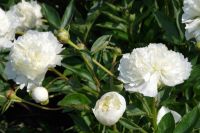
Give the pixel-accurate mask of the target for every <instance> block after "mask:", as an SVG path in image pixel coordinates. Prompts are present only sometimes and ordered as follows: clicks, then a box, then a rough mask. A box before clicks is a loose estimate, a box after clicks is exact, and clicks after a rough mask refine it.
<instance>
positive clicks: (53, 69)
mask: <svg viewBox="0 0 200 133" xmlns="http://www.w3.org/2000/svg"><path fill="white" fill-rule="evenodd" d="M49 70H50V71H52V72H54V73H55V74H57V75H58V76H60V77H61V78H62V79H65V80H68V78H67V77H65V76H64V75H63V74H62V73H61V72H59V71H58V70H56V69H55V68H53V67H51V68H49Z"/></svg>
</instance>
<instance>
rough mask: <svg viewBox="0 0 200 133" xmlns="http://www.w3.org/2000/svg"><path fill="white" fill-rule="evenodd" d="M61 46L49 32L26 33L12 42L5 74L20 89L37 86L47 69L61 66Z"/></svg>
mask: <svg viewBox="0 0 200 133" xmlns="http://www.w3.org/2000/svg"><path fill="white" fill-rule="evenodd" d="M62 50H63V49H62V44H60V43H59V42H58V40H57V38H56V37H55V36H54V35H53V34H52V33H51V32H38V31H28V32H27V33H25V34H24V35H23V36H21V37H19V38H18V39H17V40H15V41H14V46H13V47H12V48H11V52H10V58H9V62H8V63H7V65H6V69H5V72H6V74H7V77H8V79H13V80H15V81H16V83H17V84H21V87H23V86H25V85H28V87H29V85H31V84H35V85H36V86H39V85H40V84H41V82H42V80H43V79H44V76H45V73H46V72H47V70H48V68H49V67H55V66H56V65H60V64H61V60H62V57H61V55H58V54H59V53H60V52H61V51H62Z"/></svg>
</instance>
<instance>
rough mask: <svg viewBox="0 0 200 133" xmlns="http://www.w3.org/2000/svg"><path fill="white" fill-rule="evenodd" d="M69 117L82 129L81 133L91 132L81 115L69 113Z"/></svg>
mask: <svg viewBox="0 0 200 133" xmlns="http://www.w3.org/2000/svg"><path fill="white" fill-rule="evenodd" d="M70 117H71V118H72V120H73V121H74V123H75V125H76V126H77V127H78V128H79V129H80V130H81V131H84V132H83V133H91V130H90V127H89V126H88V125H87V123H86V121H85V120H84V119H83V117H80V116H79V115H73V114H70Z"/></svg>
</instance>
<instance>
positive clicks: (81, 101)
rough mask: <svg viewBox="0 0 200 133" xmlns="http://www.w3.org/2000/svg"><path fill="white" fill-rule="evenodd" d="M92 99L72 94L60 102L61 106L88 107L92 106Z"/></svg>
mask: <svg viewBox="0 0 200 133" xmlns="http://www.w3.org/2000/svg"><path fill="white" fill-rule="evenodd" d="M90 103H91V101H90V99H88V98H87V96H85V95H84V94H81V93H72V94H69V95H67V96H65V97H64V98H63V99H62V100H61V101H59V102H58V105H60V106H71V105H87V104H90Z"/></svg>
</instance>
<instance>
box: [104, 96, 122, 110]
mask: <svg viewBox="0 0 200 133" xmlns="http://www.w3.org/2000/svg"><path fill="white" fill-rule="evenodd" d="M120 106H121V102H120V100H119V99H118V98H117V97H114V98H113V96H106V97H105V98H104V99H103V101H101V102H100V108H101V109H102V111H103V112H107V111H108V110H109V109H110V108H112V109H116V110H119V109H120Z"/></svg>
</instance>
